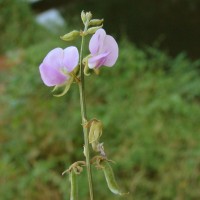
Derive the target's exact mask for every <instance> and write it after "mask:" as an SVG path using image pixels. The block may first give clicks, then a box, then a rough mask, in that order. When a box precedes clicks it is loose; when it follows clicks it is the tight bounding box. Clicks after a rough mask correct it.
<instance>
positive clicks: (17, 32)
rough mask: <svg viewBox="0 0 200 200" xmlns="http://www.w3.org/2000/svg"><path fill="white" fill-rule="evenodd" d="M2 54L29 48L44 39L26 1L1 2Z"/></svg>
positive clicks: (0, 35)
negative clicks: (7, 51)
mask: <svg viewBox="0 0 200 200" xmlns="http://www.w3.org/2000/svg"><path fill="white" fill-rule="evenodd" d="M0 13H1V16H0V27H1V32H0V44H1V45H0V52H1V53H3V52H4V51H6V50H10V49H17V48H20V47H27V46H28V45H30V44H33V43H35V42H36V41H39V40H40V41H41V40H43V39H44V34H43V33H44V30H43V29H42V28H41V27H40V26H39V25H37V24H36V22H35V20H34V18H33V14H32V12H31V10H30V8H29V6H28V3H27V2H26V1H19V0H0Z"/></svg>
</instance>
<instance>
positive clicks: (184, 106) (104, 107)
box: [0, 14, 200, 200]
mask: <svg viewBox="0 0 200 200" xmlns="http://www.w3.org/2000/svg"><path fill="white" fill-rule="evenodd" d="M30 15H31V14H30ZM11 24H12V23H11ZM7 26H9V24H6V26H5V28H6V27H7ZM20 26H23V25H20ZM32 26H36V27H37V28H38V33H39V34H36V35H34V36H33V35H31V33H32V32H31V30H32V28H33V27H32ZM19 31H21V29H19ZM24 34H25V35H26V34H27V38H28V39H27V40H25V42H24V40H23V41H22V42H20V40H18V43H17V45H16V46H14V48H15V50H12V51H10V49H11V47H9V48H7V49H6V47H7V46H6V42H7V41H8V42H10V41H9V38H8V39H7V40H6V37H5V41H4V42H3V43H2V44H3V45H4V47H5V48H4V49H3V50H2V52H7V53H6V55H7V57H8V59H9V63H10V65H11V67H10V68H8V69H4V70H1V72H0V80H1V81H0V104H1V112H0V143H1V145H0V157H1V159H0V196H1V198H2V199H3V200H10V199H16V200H21V199H28V200H44V199H45V200H46V199H52V200H60V199H69V191H70V188H69V186H70V184H69V181H68V177H67V176H61V173H62V172H63V171H64V170H65V169H66V168H68V166H69V165H70V164H71V163H72V162H75V161H77V160H82V159H84V157H83V154H82V150H83V149H82V146H83V136H82V131H81V126H80V123H81V117H80V106H79V94H78V87H77V85H76V84H74V85H73V86H72V87H71V89H70V91H69V92H68V94H67V95H66V96H64V97H62V98H55V97H53V96H52V93H51V89H50V88H47V87H45V86H44V85H43V83H42V81H41V79H40V75H39V71H38V66H39V64H40V63H41V61H42V60H43V58H44V56H45V55H46V54H47V53H48V52H49V50H51V49H52V48H55V47H57V46H61V47H65V46H66V45H68V44H66V43H65V42H62V41H60V40H59V38H58V37H57V36H56V35H49V34H48V33H47V32H46V31H45V30H43V29H40V27H38V26H37V25H35V24H34V23H33V24H32V25H30V29H29V26H27V30H26V32H25V33H24ZM29 37H31V38H32V37H33V38H32V39H33V40H32V41H33V42H29V41H30V38H29ZM40 38H41V39H40ZM14 42H15V39H14V40H13V43H14ZM9 44H10V43H9ZM69 45H70V44H69ZM119 47H120V55H119V59H118V61H117V63H116V65H115V67H113V68H102V70H101V73H100V75H99V76H95V75H93V76H89V77H87V78H86V99H87V109H88V116H89V118H93V117H96V118H98V119H101V120H102V122H103V124H104V132H103V136H102V141H103V142H104V145H105V151H106V152H107V154H108V157H109V158H110V159H112V160H114V161H116V164H113V165H112V166H113V169H114V172H115V175H116V178H117V180H118V183H119V185H120V186H121V188H122V190H124V191H129V192H130V194H129V195H128V196H127V197H117V196H114V195H113V194H111V193H110V191H109V190H108V189H107V186H106V183H105V180H104V177H103V173H102V172H101V171H97V170H96V169H93V173H94V183H95V194H96V199H97V200H101V199H105V200H110V199H129V200H133V199H134V200H149V199H152V200H171V199H175V200H198V199H199V198H200V190H199V186H200V142H199V141H200V134H199V133H200V125H199V119H200V60H196V61H191V60H190V59H189V58H188V57H187V56H186V55H185V54H184V53H180V54H178V55H177V56H176V57H170V56H169V55H167V54H166V53H165V52H163V51H160V50H159V49H158V48H157V47H152V46H151V47H150V46H147V47H145V48H143V49H139V48H137V47H136V46H135V45H134V44H132V43H130V42H129V41H128V40H126V39H125V37H124V39H122V40H121V41H119ZM14 48H12V49H14ZM16 49H18V50H17V51H16ZM8 50H9V51H8ZM79 191H80V192H79V196H80V198H81V199H82V200H84V199H88V189H87V180H86V174H85V171H84V172H83V173H82V174H81V175H80V177H79Z"/></svg>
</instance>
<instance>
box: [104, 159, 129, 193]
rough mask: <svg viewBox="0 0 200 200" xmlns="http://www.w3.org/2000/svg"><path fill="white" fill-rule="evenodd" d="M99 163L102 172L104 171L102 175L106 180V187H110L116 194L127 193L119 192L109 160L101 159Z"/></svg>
mask: <svg viewBox="0 0 200 200" xmlns="http://www.w3.org/2000/svg"><path fill="white" fill-rule="evenodd" d="M100 165H101V167H102V169H103V172H104V175H105V178H106V182H107V185H108V188H109V189H110V191H111V192H112V193H114V194H117V195H125V194H127V193H123V192H121V190H120V188H119V186H118V184H117V182H116V180H115V176H114V173H113V170H112V167H111V166H110V164H109V162H108V161H107V160H103V161H102V162H101V164H100Z"/></svg>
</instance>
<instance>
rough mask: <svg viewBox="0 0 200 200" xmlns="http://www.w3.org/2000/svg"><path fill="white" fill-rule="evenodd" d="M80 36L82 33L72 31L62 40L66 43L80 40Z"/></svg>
mask: <svg viewBox="0 0 200 200" xmlns="http://www.w3.org/2000/svg"><path fill="white" fill-rule="evenodd" d="M79 36H80V32H79V31H76V30H74V31H71V32H69V33H67V34H65V35H63V36H61V37H60V38H61V39H62V40H64V41H67V42H69V41H72V40H75V39H76V38H78V37H79Z"/></svg>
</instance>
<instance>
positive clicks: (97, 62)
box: [88, 52, 109, 69]
mask: <svg viewBox="0 0 200 200" xmlns="http://www.w3.org/2000/svg"><path fill="white" fill-rule="evenodd" d="M108 55H109V52H106V53H102V54H99V55H96V56H92V57H91V58H89V59H88V67H89V68H90V69H93V68H97V67H100V66H102V65H104V62H105V61H106V58H107V56H108Z"/></svg>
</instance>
